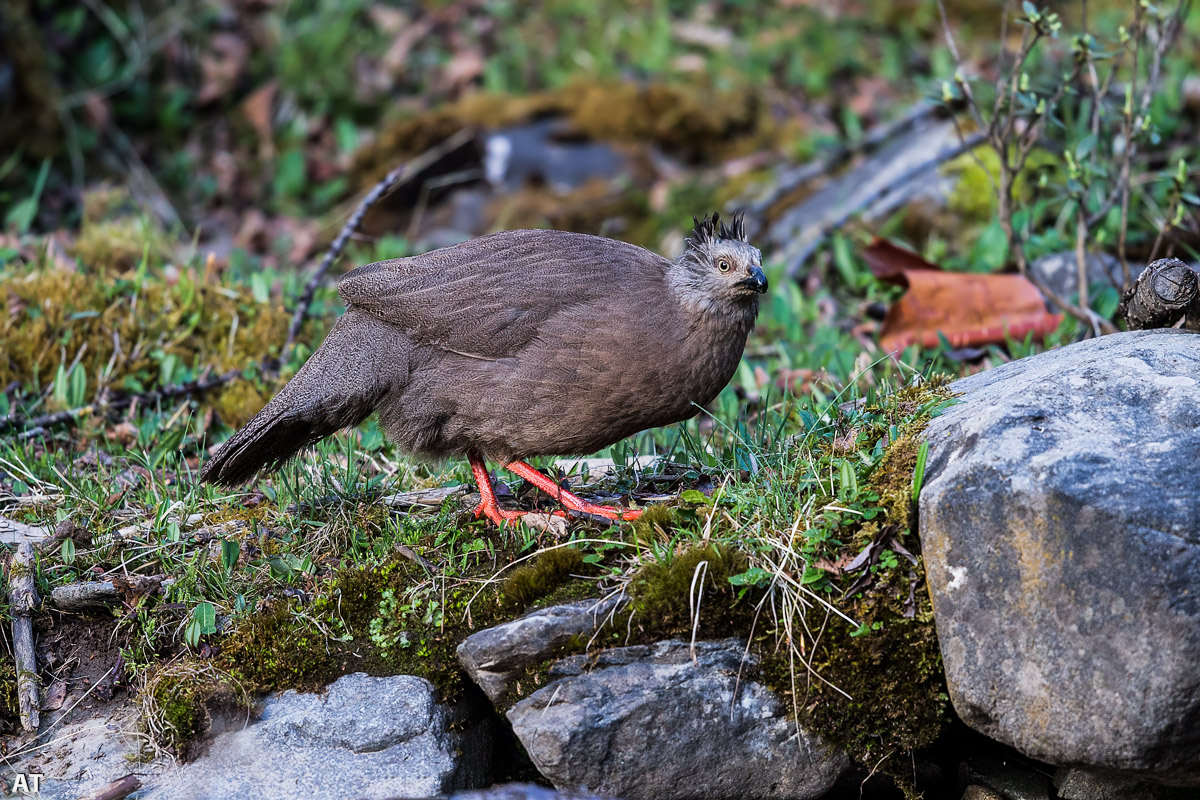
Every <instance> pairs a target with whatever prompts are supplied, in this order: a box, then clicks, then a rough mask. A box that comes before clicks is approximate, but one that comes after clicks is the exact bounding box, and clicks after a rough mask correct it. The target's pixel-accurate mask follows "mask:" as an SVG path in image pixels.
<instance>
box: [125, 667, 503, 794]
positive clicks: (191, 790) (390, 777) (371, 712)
mask: <svg viewBox="0 0 1200 800" xmlns="http://www.w3.org/2000/svg"><path fill="white" fill-rule="evenodd" d="M456 722H459V720H456V719H455V717H454V712H453V710H452V709H449V708H447V707H446V706H443V705H441V704H439V703H438V702H437V698H436V692H435V690H434V688H433V686H432V685H431V684H430V683H429V682H428V681H426V680H424V679H423V678H417V677H414V676H411V675H395V676H391V677H384V678H373V677H370V676H368V675H365V674H363V673H355V674H353V675H346V676H343V677H341V678H339V679H338V680H337V681H335V682H334V683H332V684H330V686H329V687H327V690H326V692H325V693H324V694H299V693H297V692H295V691H288V692H284V693H283V694H281V695H279V696H277V697H274V698H271V699H269V700H267V701H266V703H265V704H264V706H263V709H262V714H261V717H260V718H259V719H258V720H257V721H256V722H253V723H251V724H248V725H246V726H245V727H244V728H242V729H240V730H232V731H229V732H227V733H223V734H221V735H219V736H216V737H214V738H213V739H212V741H211V742H210V743H209V747H208V752H207V754H206V755H205V756H203V757H201V758H199V759H197V760H196V761H194V762H192V763H190V764H185V765H181V766H179V767H178V768H176V769H174V770H172V771H170V772H167V773H164V774H163V775H162V776H160V777H159V779H158V780H156V781H155V784H154V786H152V787H151V788H150V789H149V790H148V791H146V792H144V793H143V794H142V795H141V796H142V797H143V800H241V799H242V798H246V797H254V798H256V799H257V800H293V798H297V797H304V798H310V799H311V800H326V799H329V800H332V799H333V798H349V797H353V798H356V800H372V799H377V800H386V799H389V798H423V797H433V796H435V795H443V794H446V793H448V792H450V791H452V790H454V789H457V788H469V787H471V786H480V785H483V784H485V783H487V779H488V771H489V770H488V765H487V763H486V762H487V760H488V758H489V752H488V747H487V745H486V739H485V737H482V736H473V735H472V731H470V730H468V731H467V732H465V733H458V732H455V731H454V730H453V729H452V726H454V727H461V726H458V725H455V723H456ZM464 739H467V740H469V741H465V740H464ZM460 753H465V754H467V755H469V759H468V758H467V756H464V755H461V754H460Z"/></svg>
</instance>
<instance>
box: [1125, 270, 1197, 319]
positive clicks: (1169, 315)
mask: <svg viewBox="0 0 1200 800" xmlns="http://www.w3.org/2000/svg"><path fill="white" fill-rule="evenodd" d="M1197 311H1200V280H1198V279H1197V276H1196V272H1195V271H1194V270H1193V269H1192V268H1191V267H1189V266H1188V265H1187V264H1185V263H1183V262H1182V261H1180V260H1179V259H1177V258H1160V259H1159V260H1158V261H1155V262H1153V263H1151V264H1150V265H1149V266H1147V267H1146V270H1145V271H1144V272H1143V273H1142V274H1141V275H1139V276H1138V279H1137V280H1136V281H1134V282H1133V285H1132V286H1130V287H1129V288H1128V289H1127V290H1126V292H1125V296H1124V297H1123V298H1121V305H1120V307H1119V308H1118V314H1119V315H1120V316H1122V317H1123V318H1124V319H1125V324H1126V325H1127V326H1128V327H1129V329H1130V330H1140V329H1146V328H1170V327H1171V326H1173V325H1175V324H1176V323H1178V322H1179V320H1180V319H1182V318H1183V317H1184V315H1187V316H1189V317H1195V316H1197Z"/></svg>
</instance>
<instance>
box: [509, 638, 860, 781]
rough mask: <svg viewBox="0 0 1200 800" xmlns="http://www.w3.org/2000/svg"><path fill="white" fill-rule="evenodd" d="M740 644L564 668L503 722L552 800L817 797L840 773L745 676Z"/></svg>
mask: <svg viewBox="0 0 1200 800" xmlns="http://www.w3.org/2000/svg"><path fill="white" fill-rule="evenodd" d="M745 652H746V646H745V642H744V641H741V640H738V639H727V640H722V641H716V642H698V643H696V645H695V649H694V652H693V650H692V648H691V647H689V645H688V643H687V642H681V641H676V640H667V641H662V642H657V643H655V644H653V645H646V646H634V647H620V648H613V649H610V650H604V651H601V652H599V653H598V654H594V655H591V656H588V655H580V656H571V657H568V658H564V659H562V660H561V661H559V662H557V664H556V665H555V666H554V667H553V668H552V669H551V676H552V677H557V678H558V679H557V680H554V681H553V682H552V683H549V684H547V685H546V686H545V687H543V688H541V689H539V690H538V691H536V692H534V693H533V694H531V695H530V696H529V697H527V698H525V699H523V700H521V701H520V702H518V703H517V704H516V705H514V706H513V707H512V708H511V709H510V710H509V711H508V719H509V721H510V722H511V723H512V726H513V732H514V733H515V734H516V735H517V738H518V739H520V740H521V743H522V744H523V745H524V746H525V751H526V752H527V753H528V754H529V757H530V759H531V760H532V761H533V763H534V765H535V766H536V767H537V768H538V769H539V770H540V771H541V773H542V774H543V775H544V776H546V777H547V778H549V779H550V781H551V782H552V783H553V784H554V785H555V786H556V787H558V788H559V789H563V790H567V789H583V790H587V791H592V792H596V793H598V794H600V795H607V796H614V797H624V798H628V800H640V798H654V799H655V800H670V798H684V797H689V798H690V797H709V798H725V797H755V798H774V797H780V798H784V797H786V798H793V799H794V800H803V799H804V798H812V797H818V796H820V795H821V794H823V793H824V792H825V791H827V790H828V789H829V788H830V787H831V786H833V784H834V783H835V782H836V781H837V779H838V777H839V776H840V775H841V774H842V773H843V772H844V771H845V770H846V769H847V767H848V766H849V759H848V758H847V757H846V756H845V755H844V754H843V753H841V752H839V751H836V750H833V749H831V748H830V747H828V746H827V745H825V744H824V743H822V742H821V741H820V740H818V739H817V738H816V737H815V736H813V735H812V734H810V733H808V732H807V731H804V730H803V729H800V728H799V727H798V726H797V725H796V723H795V720H794V719H793V718H792V717H791V716H790V715H789V714H788V712H787V710H786V709H785V708H784V707H783V704H782V703H780V701H779V699H778V698H777V697H776V696H775V695H774V694H773V693H772V692H771V691H770V690H769V689H768V688H767V687H765V686H763V685H762V684H760V683H757V682H756V681H754V680H752V679H751V678H750V677H749V676H750V674H752V670H753V667H754V663H753V660H752V659H751V660H749V661H748V660H747V657H746V655H745Z"/></svg>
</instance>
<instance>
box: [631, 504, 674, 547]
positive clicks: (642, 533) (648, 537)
mask: <svg viewBox="0 0 1200 800" xmlns="http://www.w3.org/2000/svg"><path fill="white" fill-rule="evenodd" d="M677 524H678V519H677V518H676V516H675V509H674V508H672V507H671V506H668V505H666V504H658V505H650V506H646V509H645V511H643V512H642V515H641V516H640V517H638V518H637V519H636V520H635V521H634V522H633V535H634V539H635V540H636V541H639V542H653V541H663V540H665V539H666V538H667V531H670V530H673V529H674V528H675V526H676V525H677Z"/></svg>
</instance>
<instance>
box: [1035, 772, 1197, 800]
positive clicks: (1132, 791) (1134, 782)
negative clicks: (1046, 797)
mask: <svg viewBox="0 0 1200 800" xmlns="http://www.w3.org/2000/svg"><path fill="white" fill-rule="evenodd" d="M1054 787H1055V788H1056V789H1058V796H1059V797H1060V798H1062V800H1195V798H1196V794H1197V793H1196V791H1195V790H1194V789H1183V788H1179V787H1175V786H1163V785H1161V784H1157V783H1148V782H1145V781H1140V780H1138V779H1137V778H1130V777H1127V776H1123V775H1114V774H1111V773H1105V772H1093V771H1089V770H1083V769H1069V768H1064V769H1060V770H1058V772H1056V773H1055V774H1054Z"/></svg>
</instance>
